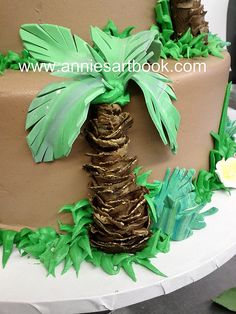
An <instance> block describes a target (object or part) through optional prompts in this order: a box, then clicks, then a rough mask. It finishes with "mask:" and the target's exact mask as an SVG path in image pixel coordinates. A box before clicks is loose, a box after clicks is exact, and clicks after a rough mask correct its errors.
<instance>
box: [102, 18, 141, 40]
mask: <svg viewBox="0 0 236 314" xmlns="http://www.w3.org/2000/svg"><path fill="white" fill-rule="evenodd" d="M134 28H135V27H134V26H128V27H126V28H125V29H124V30H123V31H122V32H119V30H118V28H117V26H116V25H115V23H114V22H113V21H112V20H109V21H108V22H107V25H106V26H105V27H104V28H103V31H104V32H105V33H106V34H109V35H111V36H115V37H119V38H126V37H129V36H131V32H132V31H133V29H134Z"/></svg>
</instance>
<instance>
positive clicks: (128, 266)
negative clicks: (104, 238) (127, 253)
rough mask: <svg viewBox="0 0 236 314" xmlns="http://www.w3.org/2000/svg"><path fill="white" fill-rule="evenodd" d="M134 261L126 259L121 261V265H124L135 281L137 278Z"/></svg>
mask: <svg viewBox="0 0 236 314" xmlns="http://www.w3.org/2000/svg"><path fill="white" fill-rule="evenodd" d="M132 264H133V261H132V260H124V261H123V262H122V263H121V266H122V267H123V269H124V271H125V272H126V273H127V275H128V276H129V277H130V278H131V279H132V280H133V281H135V282H136V281H137V279H136V275H135V272H134V269H133V265H132Z"/></svg>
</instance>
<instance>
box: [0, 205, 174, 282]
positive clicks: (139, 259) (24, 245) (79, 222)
mask: <svg viewBox="0 0 236 314" xmlns="http://www.w3.org/2000/svg"><path fill="white" fill-rule="evenodd" d="M60 212H64V213H69V214H70V215H72V219H73V224H63V223H62V222H60V221H59V230H60V232H59V233H57V232H56V231H55V230H54V229H53V228H51V227H45V228H39V229H37V230H36V231H33V230H31V229H28V228H24V229H22V230H21V231H20V232H16V231H13V230H0V246H1V245H2V246H3V255H2V265H3V267H5V266H6V264H7V262H8V260H9V258H10V256H11V254H12V251H13V248H14V245H15V246H16V248H17V249H18V250H19V252H20V254H21V255H22V256H25V255H27V256H31V257H33V258H35V259H37V260H39V261H40V262H41V263H42V264H43V265H44V267H45V268H46V270H47V272H48V274H49V275H52V276H55V270H56V268H57V266H58V265H60V264H61V263H63V264H64V268H63V271H62V274H65V273H66V272H67V271H68V270H69V269H70V268H71V267H73V268H74V270H75V271H76V274H77V275H78V273H79V270H80V266H81V264H82V263H83V262H85V261H86V262H89V263H91V264H93V265H94V266H95V267H100V268H102V269H103V270H104V272H106V273H107V274H109V275H116V274H118V273H119V272H120V270H121V269H123V270H124V271H125V272H126V273H127V275H128V276H129V277H130V278H131V279H132V280H134V281H136V275H135V272H134V268H133V264H139V265H141V266H143V267H145V268H147V269H149V270H151V271H152V272H154V273H155V274H157V275H159V276H165V275H164V274H163V273H162V272H160V271H159V270H158V269H157V268H156V267H155V266H154V265H153V264H152V263H151V261H150V259H151V258H153V257H155V256H156V254H157V253H159V252H162V253H166V252H168V251H169V245H170V237H169V236H167V235H165V234H163V233H162V232H161V231H160V230H158V231H156V232H155V233H153V235H152V237H151V238H150V239H149V241H148V243H147V246H146V247H145V249H144V250H143V251H141V252H138V253H136V254H128V253H123V254H108V253H104V252H102V251H100V250H97V249H96V248H94V247H92V246H90V242H89V236H88V226H89V224H90V223H92V221H93V209H92V207H91V205H90V203H89V201H88V200H87V199H83V200H81V201H79V202H77V203H75V204H73V205H66V206H64V207H63V208H62V209H61V210H60Z"/></svg>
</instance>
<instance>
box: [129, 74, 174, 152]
mask: <svg viewBox="0 0 236 314" xmlns="http://www.w3.org/2000/svg"><path fill="white" fill-rule="evenodd" d="M132 80H134V81H135V82H136V83H137V84H138V85H139V86H140V88H141V89H142V91H143V94H144V97H145V100H146V105H147V109H148V112H149V114H150V116H151V119H152V121H153V123H154V124H155V126H156V128H157V130H158V132H159V134H160V136H161V139H162V141H163V143H164V144H165V145H167V144H168V143H169V145H170V147H171V150H172V151H173V152H176V151H177V147H178V145H177V131H178V128H179V124H180V114H179V112H178V111H177V109H176V108H175V107H174V106H173V104H172V99H176V96H175V93H174V91H173V90H172V88H171V87H170V86H169V85H167V84H166V83H165V82H163V81H161V80H160V79H159V76H156V74H155V73H152V72H148V73H147V72H144V71H140V72H138V73H135V74H133V76H132ZM167 137H168V138H167Z"/></svg>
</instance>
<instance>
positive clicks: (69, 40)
mask: <svg viewBox="0 0 236 314" xmlns="http://www.w3.org/2000/svg"><path fill="white" fill-rule="evenodd" d="M20 37H21V39H22V40H23V43H24V46H25V47H26V49H27V50H28V51H29V52H30V54H31V55H32V56H33V57H34V58H35V59H36V60H38V61H41V62H47V63H48V62H49V63H56V64H58V65H60V64H62V63H68V64H73V63H77V64H78V63H91V60H93V56H92V55H91V53H90V50H89V48H88V44H87V43H86V42H85V41H84V40H83V39H81V38H80V37H78V36H76V35H72V33H71V30H70V29H68V28H65V27H62V26H58V25H52V24H24V25H22V26H21V29H20Z"/></svg>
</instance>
